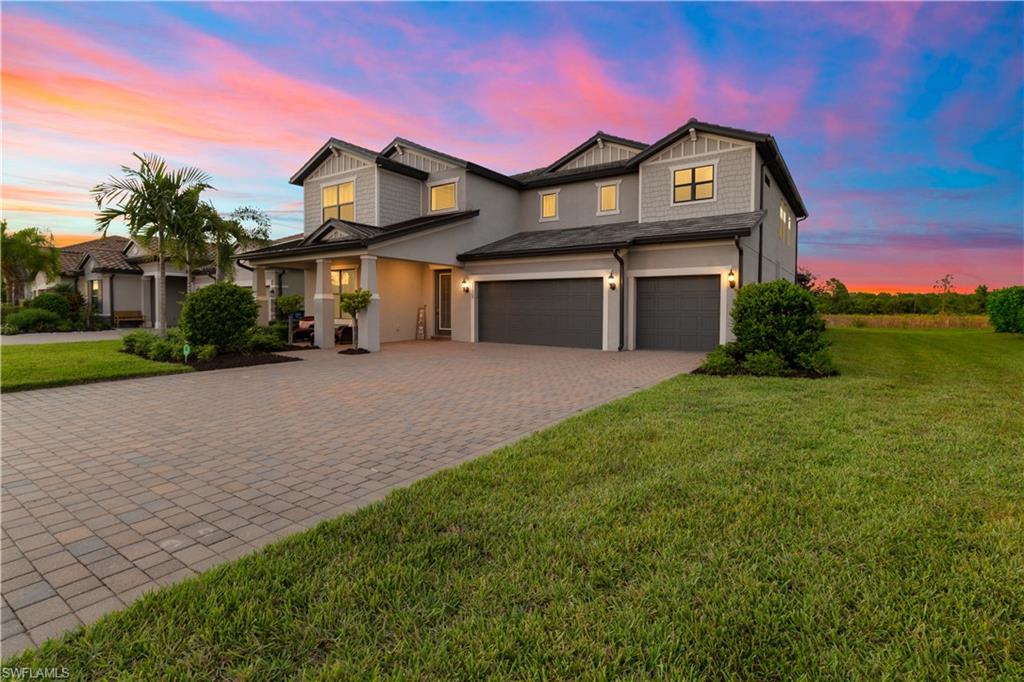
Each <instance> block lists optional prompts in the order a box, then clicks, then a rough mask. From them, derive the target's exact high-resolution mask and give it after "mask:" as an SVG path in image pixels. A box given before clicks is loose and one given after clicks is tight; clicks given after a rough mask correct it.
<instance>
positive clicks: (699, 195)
mask: <svg viewBox="0 0 1024 682" xmlns="http://www.w3.org/2000/svg"><path fill="white" fill-rule="evenodd" d="M714 198H715V167H714V166H698V167H696V168H680V169H678V170H676V171H674V172H673V173H672V203H674V204H683V203H686V202H688V201H706V200H708V199H714Z"/></svg>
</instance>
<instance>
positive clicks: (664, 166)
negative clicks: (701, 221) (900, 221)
mask: <svg viewBox="0 0 1024 682" xmlns="http://www.w3.org/2000/svg"><path fill="white" fill-rule="evenodd" d="M698 142H699V140H698ZM691 144H692V143H691ZM656 159H658V160H653V161H647V162H645V163H643V164H641V165H640V185H641V188H642V190H641V191H642V193H643V196H642V197H641V220H642V221H643V222H648V221H657V220H672V219H676V218H697V217H703V216H712V215H726V214H730V213H742V212H744V211H749V210H751V206H752V199H751V197H752V196H753V186H752V185H753V171H752V170H751V169H752V168H753V163H754V148H753V147H752V146H746V147H739V148H737V149H729V150H725V151H722V150H718V151H715V152H711V153H701V154H700V155H697V156H686V157H684V156H675V157H674V156H671V155H668V156H666V157H665V158H661V155H659V156H658V157H656ZM705 161H706V162H708V163H712V162H714V163H715V164H716V177H715V197H716V198H715V200H714V201H703V202H695V203H686V204H673V203H672V170H671V169H673V168H674V167H676V166H680V165H690V164H691V163H693V164H695V165H700V164H701V163H703V162H705Z"/></svg>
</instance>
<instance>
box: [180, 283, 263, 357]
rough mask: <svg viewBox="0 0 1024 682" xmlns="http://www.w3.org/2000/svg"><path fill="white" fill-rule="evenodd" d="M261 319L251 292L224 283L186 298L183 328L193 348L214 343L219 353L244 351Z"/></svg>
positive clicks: (182, 316)
mask: <svg viewBox="0 0 1024 682" xmlns="http://www.w3.org/2000/svg"><path fill="white" fill-rule="evenodd" d="M258 317H259V304H257V303H256V299H255V298H253V295H252V289H249V288H247V287H240V286H236V285H234V284H229V283H227V282H221V283H218V284H211V285H210V286H208V287H203V288H202V289H199V290H198V291H195V292H193V293H191V294H189V295H188V296H186V297H185V304H184V305H183V306H182V308H181V323H180V327H181V331H182V332H183V333H184V334H185V338H186V339H188V341H189V343H191V344H192V345H194V346H203V345H206V344H212V345H214V346H216V347H217V352H218V353H230V352H237V351H242V350H245V348H246V345H247V343H248V339H249V332H250V330H251V329H252V328H253V327H254V326H255V325H256V319H257V318H258Z"/></svg>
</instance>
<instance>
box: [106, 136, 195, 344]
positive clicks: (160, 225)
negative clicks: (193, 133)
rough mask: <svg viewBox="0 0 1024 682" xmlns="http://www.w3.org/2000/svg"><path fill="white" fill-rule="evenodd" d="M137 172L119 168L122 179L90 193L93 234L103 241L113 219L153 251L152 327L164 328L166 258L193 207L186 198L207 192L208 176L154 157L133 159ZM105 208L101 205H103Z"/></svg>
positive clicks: (115, 179) (183, 228)
mask: <svg viewBox="0 0 1024 682" xmlns="http://www.w3.org/2000/svg"><path fill="white" fill-rule="evenodd" d="M132 156H134V157H135V158H136V159H138V161H139V167H138V168H132V167H130V166H121V172H122V173H123V176H122V177H114V176H111V177H110V178H108V179H107V181H106V182H101V183H100V184H98V185H96V186H95V187H93V188H92V195H93V198H94V199H95V200H96V206H97V208H99V209H100V212H99V215H97V217H96V225H97V229H98V230H99V231H100V232H102V233H103V235H104V236H106V233H107V229H108V228H109V227H110V224H111V223H112V222H113V221H114V220H117V219H121V220H124V222H125V223H126V224H127V225H128V233H129V234H131V236H132V237H133V238H135V239H138V240H139V241H140V242H141V243H142V245H143V246H145V247H146V248H149V249H150V250H153V251H156V256H157V264H158V266H157V277H156V311H155V315H154V318H155V319H154V323H153V326H154V327H156V328H157V329H162V328H163V327H164V324H165V321H166V317H165V314H164V309H165V307H166V303H167V302H166V294H165V289H166V287H165V281H166V277H167V275H166V259H167V257H168V255H169V254H170V253H171V252H172V244H173V242H174V241H175V240H176V239H177V238H178V237H179V235H180V234H181V233H183V232H184V231H186V229H187V228H186V227H185V224H186V222H187V220H188V219H189V215H190V210H191V209H190V207H191V205H192V197H191V193H193V192H194V193H196V194H197V195H198V194H201V193H202V192H203V191H204V190H207V189H211V188H212V185H210V176H209V175H207V174H206V173H205V172H204V171H202V170H200V169H198V168H195V167H193V166H186V167H184V168H178V169H175V170H172V169H169V168H168V167H167V162H166V161H164V159H162V158H160V157H159V156H157V155H155V154H146V155H143V156H140V155H139V154H132ZM104 204H106V206H104Z"/></svg>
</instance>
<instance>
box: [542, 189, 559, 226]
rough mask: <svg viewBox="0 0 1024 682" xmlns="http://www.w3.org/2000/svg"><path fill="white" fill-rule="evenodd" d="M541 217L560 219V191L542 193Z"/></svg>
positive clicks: (543, 218)
mask: <svg viewBox="0 0 1024 682" xmlns="http://www.w3.org/2000/svg"><path fill="white" fill-rule="evenodd" d="M540 219H541V220H557V219H558V192H544V193H543V194H541V195H540Z"/></svg>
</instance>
